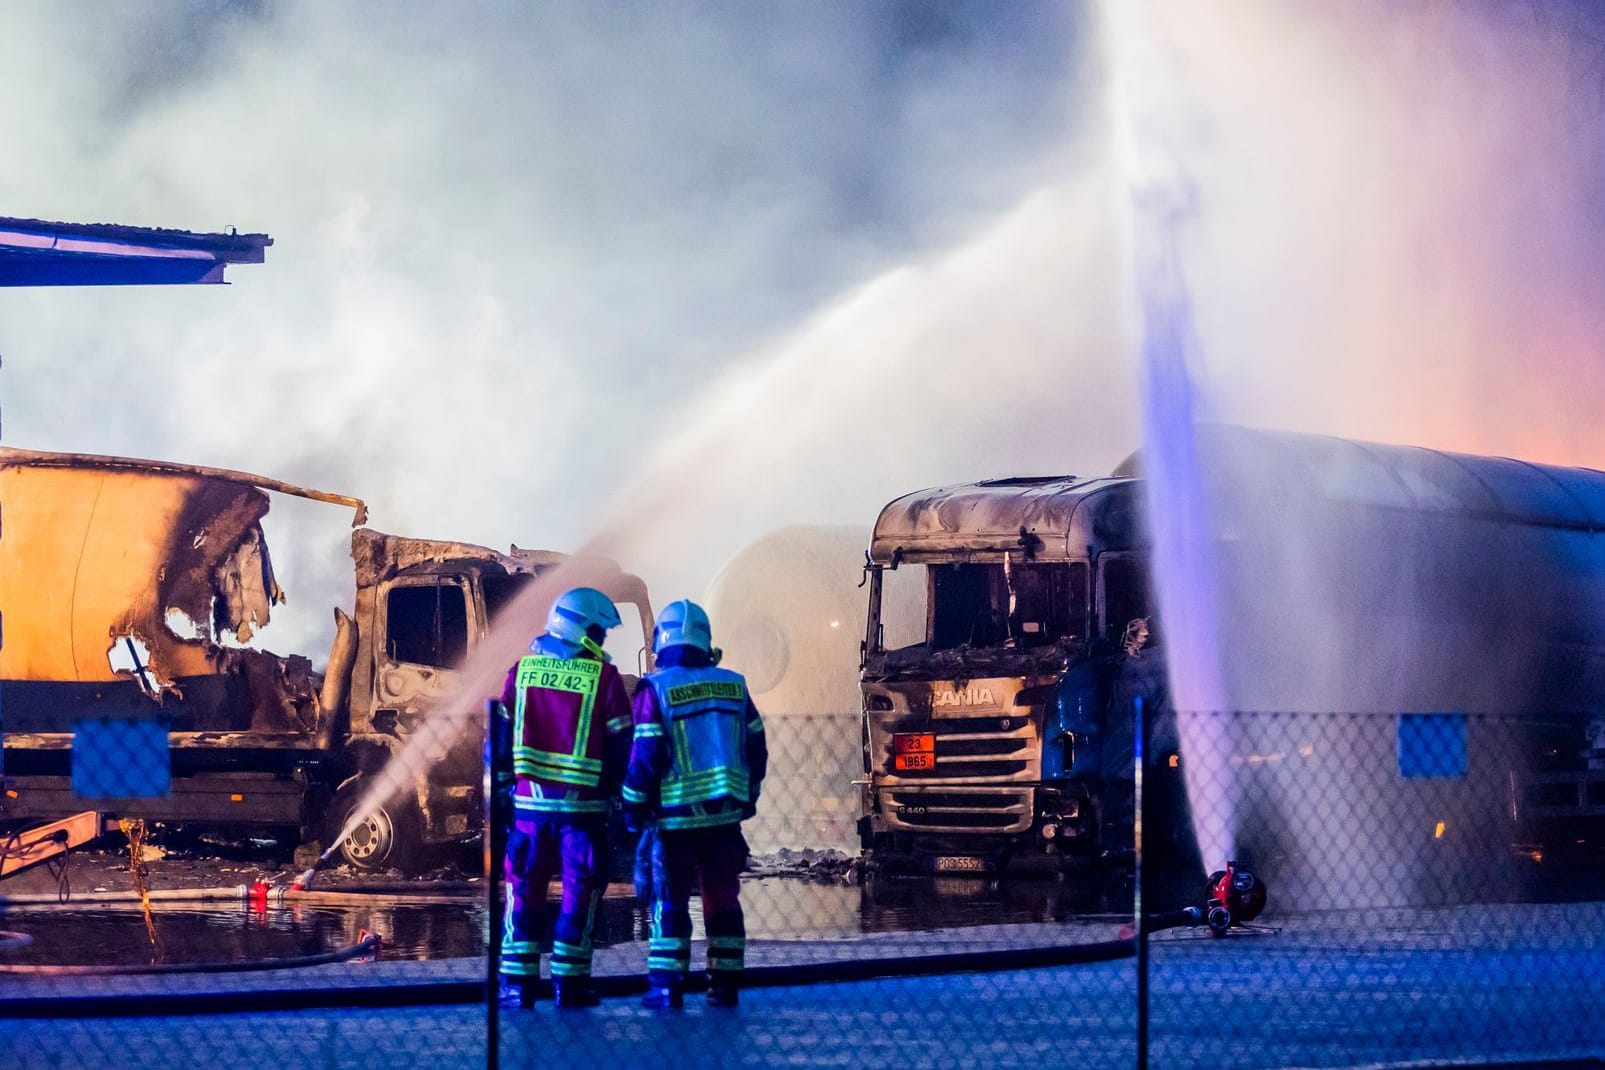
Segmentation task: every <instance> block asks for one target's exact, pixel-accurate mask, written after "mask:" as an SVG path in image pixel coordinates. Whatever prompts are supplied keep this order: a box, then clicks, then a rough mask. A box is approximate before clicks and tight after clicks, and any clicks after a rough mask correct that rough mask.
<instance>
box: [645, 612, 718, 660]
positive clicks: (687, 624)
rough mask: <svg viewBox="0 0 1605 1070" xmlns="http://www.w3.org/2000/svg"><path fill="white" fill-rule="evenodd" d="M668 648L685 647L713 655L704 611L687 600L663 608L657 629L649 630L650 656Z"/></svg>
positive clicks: (711, 629) (711, 628)
mask: <svg viewBox="0 0 1605 1070" xmlns="http://www.w3.org/2000/svg"><path fill="white" fill-rule="evenodd" d="M671 646H689V647H695V648H696V649H698V650H700V651H702V652H703V653H704V654H712V653H713V626H712V625H711V624H709V623H708V612H707V610H705V609H703V608H702V607H701V606H699V605H697V604H696V603H695V602H693V601H691V600H690V599H689V598H682V599H680V600H679V601H677V602H670V603H669V604H668V605H667V606H665V607H663V612H662V613H659V614H658V623H657V626H656V627H654V628H653V629H652V652H653V653H654V654H661V653H663V652H664V651H665V650H667V649H669V647H671Z"/></svg>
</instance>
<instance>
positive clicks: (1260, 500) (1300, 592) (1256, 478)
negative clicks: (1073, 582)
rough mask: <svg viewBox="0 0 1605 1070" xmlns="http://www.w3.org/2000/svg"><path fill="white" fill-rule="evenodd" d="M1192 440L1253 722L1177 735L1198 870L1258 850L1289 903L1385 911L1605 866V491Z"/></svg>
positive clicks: (1475, 467)
mask: <svg viewBox="0 0 1605 1070" xmlns="http://www.w3.org/2000/svg"><path fill="white" fill-rule="evenodd" d="M1198 446H1199V459H1200V466H1199V468H1200V474H1201V477H1202V481H1203V485H1204V490H1205V494H1204V498H1203V500H1204V501H1205V502H1207V503H1208V504H1209V507H1210V508H1211V510H1212V512H1213V516H1211V517H1208V518H1206V522H1207V524H1208V526H1209V528H1210V530H1211V532H1212V536H1213V537H1212V538H1211V539H1210V541H1209V546H1210V547H1211V549H1212V556H1213V560H1214V572H1215V574H1216V578H1217V582H1216V584H1215V593H1216V595H1217V611H1216V613H1217V615H1216V623H1215V627H1214V628H1213V629H1208V630H1209V631H1211V632H1213V635H1214V637H1215V638H1214V643H1215V652H1214V654H1213V655H1212V656H1213V657H1215V658H1216V659H1217V660H1218V662H1219V665H1220V667H1221V670H1222V675H1221V680H1222V692H1223V694H1222V696H1221V697H1222V699H1223V704H1224V705H1225V706H1226V707H1227V708H1228V709H1230V710H1232V711H1238V712H1234V713H1231V714H1229V715H1227V714H1220V713H1211V712H1197V713H1192V714H1184V715H1181V716H1180V717H1179V719H1178V726H1179V728H1180V729H1181V747H1182V751H1183V754H1184V756H1186V755H1187V753H1188V752H1189V750H1190V751H1191V752H1192V758H1193V760H1192V762H1191V763H1190V766H1189V767H1188V768H1187V770H1186V776H1187V782H1188V789H1189V790H1188V794H1189V796H1190V798H1191V799H1192V801H1193V803H1194V811H1195V818H1196V824H1197V828H1198V831H1199V834H1200V839H1201V841H1202V842H1201V843H1200V846H1201V848H1202V849H1203V851H1204V853H1205V856H1206V858H1207V859H1208V861H1209V862H1210V863H1211V864H1212V865H1215V866H1218V865H1219V864H1220V862H1223V861H1225V860H1226V859H1225V858H1218V857H1216V856H1217V855H1221V854H1225V855H1228V856H1231V857H1236V856H1237V855H1239V854H1250V855H1253V856H1254V857H1255V858H1256V859H1257V869H1258V870H1259V871H1260V872H1261V873H1263V874H1264V875H1265V876H1266V877H1267V879H1268V880H1269V882H1270V884H1271V886H1272V887H1273V888H1274V889H1276V893H1277V896H1278V900H1279V901H1280V902H1282V903H1283V904H1289V903H1297V904H1303V905H1308V906H1311V907H1324V906H1347V905H1378V906H1380V905H1390V904H1400V903H1405V904H1422V903H1428V904H1430V903H1443V902H1459V901H1465V900H1468V899H1476V898H1489V897H1509V896H1514V895H1519V894H1523V892H1524V889H1523V887H1521V885H1520V884H1519V883H1518V881H1517V880H1516V879H1515V878H1516V877H1518V876H1520V875H1521V874H1522V871H1521V870H1520V869H1518V868H1517V867H1516V866H1515V865H1513V863H1514V862H1516V861H1519V860H1544V859H1547V861H1548V863H1549V864H1550V866H1551V867H1553V866H1554V864H1555V863H1556V861H1557V851H1559V850H1560V849H1562V848H1565V849H1573V848H1575V847H1576V846H1577V845H1578V844H1579V841H1581V842H1583V843H1584V844H1585V845H1586V844H1587V843H1589V842H1592V844H1593V849H1594V850H1598V848H1599V846H1600V843H1601V837H1600V833H1601V823H1602V821H1605V797H1601V793H1602V791H1605V773H1602V772H1601V771H1600V770H1599V769H1598V768H1597V766H1598V765H1599V759H1600V757H1602V756H1605V755H1602V752H1600V751H1599V750H1598V749H1596V748H1595V746H1594V744H1593V743H1592V742H1591V737H1593V736H1595V735H1597V734H1598V726H1599V724H1600V721H1601V719H1602V717H1605V474H1602V473H1600V472H1596V471H1592V470H1588V469H1578V468H1561V467H1556V466H1549V465H1538V464H1529V463H1526V462H1522V461H1516V460H1509V459H1505V458H1499V457H1477V456H1470V455H1464V454H1453V453H1445V452H1440V451H1435V450H1429V449H1422V448H1417V447H1408V446H1387V445H1378V444H1373V443H1364V442H1354V441H1347V440H1343V439H1337V438H1328V437H1323V436H1312V435H1294V434H1286V433H1277V432H1265V431H1248V430H1245V429H1241V428H1229V427H1206V428H1203V429H1202V430H1201V431H1200V433H1199V436H1198ZM1161 504H1162V503H1161ZM1160 572H1161V574H1163V566H1162V564H1161V567H1160ZM1161 602H1163V597H1162V598H1161ZM1171 638H1172V640H1173V643H1172V654H1173V656H1185V649H1184V648H1185V646H1186V641H1187V639H1188V638H1189V637H1183V636H1174V635H1173V636H1172V637H1171ZM1206 656H1210V655H1206ZM1591 767H1595V768H1591ZM1200 803H1202V804H1203V805H1200ZM1531 875H1533V876H1540V877H1541V876H1543V874H1541V873H1540V874H1531Z"/></svg>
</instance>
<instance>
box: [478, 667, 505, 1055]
mask: <svg viewBox="0 0 1605 1070" xmlns="http://www.w3.org/2000/svg"><path fill="white" fill-rule="evenodd" d="M497 705H498V704H497V702H496V700H495V699H489V700H487V701H486V703H485V739H486V743H485V751H486V755H487V757H488V758H489V760H488V761H487V762H485V779H484V793H485V835H484V839H483V841H482V842H483V843H484V844H485V953H486V961H487V962H488V963H489V966H490V970H489V972H488V973H487V974H486V976H485V1066H486V1068H487V1070H499V1067H500V1066H501V985H500V983H499V982H500V980H501V968H502V931H501V914H500V913H499V912H498V911H497V909H496V904H497V900H498V899H500V898H501V877H502V856H503V855H504V854H505V852H506V850H507V844H506V837H505V836H504V835H503V833H502V820H501V819H502V813H501V805H500V803H499V802H498V797H499V793H498V792H497V790H496V767H497V765H498V763H499V762H500V761H501V758H502V755H501V754H499V753H498V750H499V748H498V747H497V745H496V715H497Z"/></svg>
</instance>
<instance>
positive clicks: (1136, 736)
mask: <svg viewBox="0 0 1605 1070" xmlns="http://www.w3.org/2000/svg"><path fill="white" fill-rule="evenodd" d="M1147 718H1148V711H1147V706H1146V704H1145V703H1144V702H1143V700H1142V697H1141V696H1138V698H1137V700H1136V703H1135V708H1134V709H1133V710H1132V721H1133V724H1132V736H1133V747H1132V749H1133V750H1134V751H1135V752H1136V767H1135V768H1134V769H1133V771H1132V776H1133V784H1132V795H1133V798H1132V822H1131V832H1132V836H1131V848H1132V887H1131V912H1132V927H1133V928H1134V929H1135V931H1136V935H1135V936H1134V937H1133V939H1134V940H1135V941H1136V948H1135V950H1136V956H1137V1070H1147V1067H1148V924H1147V922H1146V921H1145V920H1144V918H1143V912H1144V905H1143V894H1142V893H1143V884H1144V882H1145V877H1146V875H1147V871H1146V870H1145V869H1144V867H1143V864H1142V824H1143V822H1142V810H1143V801H1142V767H1143V749H1144V737H1145V736H1146V735H1147V731H1146V729H1147V725H1146V724H1145V723H1144V722H1145V721H1146V720H1147Z"/></svg>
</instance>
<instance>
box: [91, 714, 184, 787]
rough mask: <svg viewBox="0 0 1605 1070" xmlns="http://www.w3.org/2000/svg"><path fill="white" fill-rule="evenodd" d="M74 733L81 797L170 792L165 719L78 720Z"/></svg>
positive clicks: (171, 767)
mask: <svg viewBox="0 0 1605 1070" xmlns="http://www.w3.org/2000/svg"><path fill="white" fill-rule="evenodd" d="M72 732H73V735H72V790H73V791H74V792H76V793H77V794H78V796H79V797H80V798H84V799H154V798H161V797H163V796H165V795H166V794H167V793H168V791H169V790H171V788H172V783H173V755H172V751H171V750H170V749H169V747H168V743H167V721H166V719H165V718H155V717H118V718H103V719H97V720H86V721H79V722H77V723H76V724H74V725H73V729H72Z"/></svg>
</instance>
